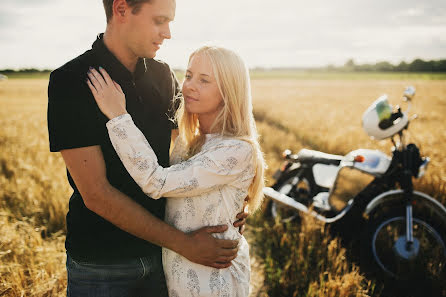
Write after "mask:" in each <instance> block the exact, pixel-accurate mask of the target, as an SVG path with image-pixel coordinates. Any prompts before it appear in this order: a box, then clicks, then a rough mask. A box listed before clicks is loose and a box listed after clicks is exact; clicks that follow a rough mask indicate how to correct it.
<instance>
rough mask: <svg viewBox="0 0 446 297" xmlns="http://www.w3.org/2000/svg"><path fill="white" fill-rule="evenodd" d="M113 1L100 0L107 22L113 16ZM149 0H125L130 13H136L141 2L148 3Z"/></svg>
mask: <svg viewBox="0 0 446 297" xmlns="http://www.w3.org/2000/svg"><path fill="white" fill-rule="evenodd" d="M113 1H114V0H102V2H103V3H104V9H105V16H106V17H107V23H108V22H109V21H110V20H111V18H112V17H113ZM150 1H151V0H126V2H127V4H128V5H129V6H130V7H131V8H132V13H133V14H137V13H138V12H139V10H140V9H141V5H142V4H143V3H149V2H150Z"/></svg>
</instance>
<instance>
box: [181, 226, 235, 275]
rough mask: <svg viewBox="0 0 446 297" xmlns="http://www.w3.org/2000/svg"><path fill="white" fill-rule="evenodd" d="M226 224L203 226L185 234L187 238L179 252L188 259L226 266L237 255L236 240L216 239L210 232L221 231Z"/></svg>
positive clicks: (206, 264) (216, 266) (205, 263)
mask: <svg viewBox="0 0 446 297" xmlns="http://www.w3.org/2000/svg"><path fill="white" fill-rule="evenodd" d="M227 229H228V226H225V225H222V226H212V227H203V228H200V229H198V230H196V231H194V232H191V233H188V234H187V235H186V237H187V240H186V242H185V244H184V245H183V246H182V248H181V251H179V254H181V255H183V256H184V257H186V258H187V259H189V260H190V261H192V262H194V263H198V264H202V265H205V266H210V267H214V268H218V269H221V268H228V267H229V266H231V261H232V260H234V259H235V258H236V257H237V251H238V240H226V239H217V238H215V237H213V236H212V233H221V232H224V231H226V230H227Z"/></svg>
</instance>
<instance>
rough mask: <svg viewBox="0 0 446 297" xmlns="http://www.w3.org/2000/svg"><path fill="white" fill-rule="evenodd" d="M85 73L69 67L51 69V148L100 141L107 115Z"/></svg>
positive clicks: (90, 143) (49, 102)
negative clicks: (74, 70) (81, 74)
mask: <svg viewBox="0 0 446 297" xmlns="http://www.w3.org/2000/svg"><path fill="white" fill-rule="evenodd" d="M100 115H101V113H99V112H98V107H97V105H96V103H95V101H94V98H93V95H92V94H91V92H90V90H89V89H88V86H87V85H86V83H85V82H84V81H83V80H82V79H81V77H79V76H77V75H75V74H74V73H71V72H69V71H63V70H56V71H54V72H53V73H51V76H50V81H49V85H48V113H47V120H48V135H49V142H50V151H52V152H57V151H60V150H63V149H70V148H79V147H86V146H92V145H98V144H100V143H101V140H102V138H103V136H104V135H107V134H106V133H105V132H106V131H105V127H104V123H105V122H106V120H105V118H104V119H102V120H101V119H100Z"/></svg>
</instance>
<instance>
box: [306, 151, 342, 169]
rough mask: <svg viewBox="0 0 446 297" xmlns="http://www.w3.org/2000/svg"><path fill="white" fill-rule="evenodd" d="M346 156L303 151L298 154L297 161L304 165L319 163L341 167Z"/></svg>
mask: <svg viewBox="0 0 446 297" xmlns="http://www.w3.org/2000/svg"><path fill="white" fill-rule="evenodd" d="M343 158H344V156H339V155H332V154H327V153H323V152H319V151H313V150H308V149H302V150H300V151H299V152H298V153H297V159H298V160H299V161H300V162H302V163H314V164H316V163H319V164H327V165H336V166H337V165H339V163H341V160H342V159H343Z"/></svg>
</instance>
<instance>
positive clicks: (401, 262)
mask: <svg viewBox="0 0 446 297" xmlns="http://www.w3.org/2000/svg"><path fill="white" fill-rule="evenodd" d="M444 228H445V226H444V224H443V223H442V222H438V221H436V220H435V218H432V217H427V216H423V215H421V214H416V213H414V216H413V238H414V241H413V244H407V243H406V217H405V214H404V213H403V212H395V211H393V212H388V213H384V214H382V215H380V216H378V217H376V218H374V219H373V221H372V222H370V225H369V227H368V228H367V232H366V233H365V236H366V238H364V239H363V240H364V241H363V243H367V244H366V245H367V247H366V255H367V256H368V260H369V263H370V262H371V264H372V267H373V268H374V270H375V271H376V272H378V274H381V275H382V276H385V278H386V279H391V280H395V281H397V282H401V283H406V284H408V283H411V282H412V281H413V282H419V281H420V280H424V281H426V282H430V281H435V280H441V279H445V276H446V267H445V266H446V240H445V235H446V230H444ZM363 259H364V258H363Z"/></svg>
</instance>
